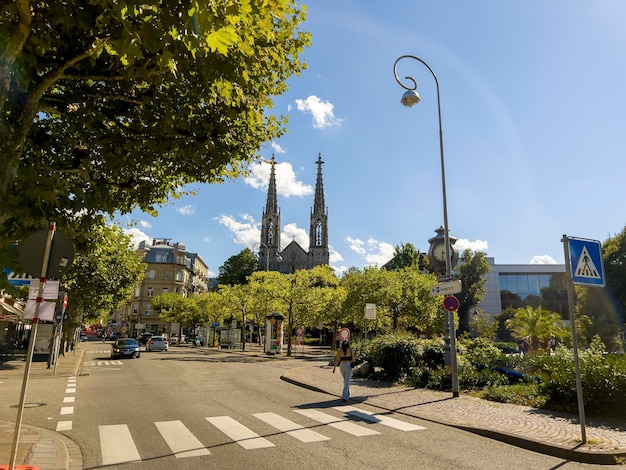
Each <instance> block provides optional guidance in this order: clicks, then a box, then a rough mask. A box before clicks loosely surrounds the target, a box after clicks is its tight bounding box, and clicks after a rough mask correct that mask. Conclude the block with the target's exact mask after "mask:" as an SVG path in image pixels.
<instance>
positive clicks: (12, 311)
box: [0, 297, 24, 323]
mask: <svg viewBox="0 0 626 470" xmlns="http://www.w3.org/2000/svg"><path fill="white" fill-rule="evenodd" d="M2 320H3V321H12V322H14V323H18V322H20V321H23V320H24V311H23V310H22V309H20V308H18V307H17V306H16V305H15V304H10V303H9V302H7V301H6V299H5V298H3V297H0V321H2Z"/></svg>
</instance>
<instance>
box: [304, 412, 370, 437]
mask: <svg viewBox="0 0 626 470" xmlns="http://www.w3.org/2000/svg"><path fill="white" fill-rule="evenodd" d="M293 411H295V412H296V413H299V414H301V415H303V416H306V417H308V418H311V419H314V420H315V421H318V422H320V423H323V424H327V425H328V426H331V427H333V428H335V429H339V430H340V431H344V432H347V433H348V434H352V435H353V436H358V437H361V436H372V435H374V434H380V433H379V432H378V431H374V430H373V429H369V428H366V427H363V426H359V425H358V424H355V423H351V422H350V421H346V420H345V419H342V418H336V417H334V416H332V415H329V414H327V413H323V412H321V411H318V410H293Z"/></svg>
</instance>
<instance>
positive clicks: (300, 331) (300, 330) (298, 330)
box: [296, 326, 304, 336]
mask: <svg viewBox="0 0 626 470" xmlns="http://www.w3.org/2000/svg"><path fill="white" fill-rule="evenodd" d="M303 334H304V328H302V327H301V326H296V336H302V335H303Z"/></svg>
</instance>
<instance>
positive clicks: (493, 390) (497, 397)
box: [478, 383, 547, 408]
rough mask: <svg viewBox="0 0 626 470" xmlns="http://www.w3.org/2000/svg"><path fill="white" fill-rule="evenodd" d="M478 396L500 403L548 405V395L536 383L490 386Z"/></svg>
mask: <svg viewBox="0 0 626 470" xmlns="http://www.w3.org/2000/svg"><path fill="white" fill-rule="evenodd" d="M478 396H479V397H480V398H484V399H485V400H491V401H497V402H500V403H512V404H514V405H526V406H532V407H535V408H546V406H547V405H546V397H545V395H543V393H542V390H541V386H540V385H539V384H536V383H519V384H513V385H499V386H495V387H488V388H485V389H484V390H482V391H481V392H480V393H478Z"/></svg>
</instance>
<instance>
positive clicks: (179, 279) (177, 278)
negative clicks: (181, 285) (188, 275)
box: [176, 270, 183, 281]
mask: <svg viewBox="0 0 626 470" xmlns="http://www.w3.org/2000/svg"><path fill="white" fill-rule="evenodd" d="M176 280H177V281H182V280H183V272H182V271H180V270H179V271H176Z"/></svg>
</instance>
